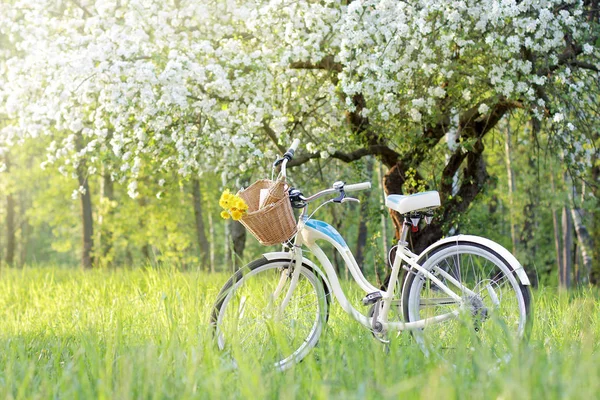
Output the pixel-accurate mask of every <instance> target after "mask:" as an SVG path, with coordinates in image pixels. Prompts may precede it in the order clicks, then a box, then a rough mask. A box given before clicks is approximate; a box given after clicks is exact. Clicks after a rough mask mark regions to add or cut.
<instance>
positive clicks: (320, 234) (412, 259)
mask: <svg viewBox="0 0 600 400" xmlns="http://www.w3.org/2000/svg"><path fill="white" fill-rule="evenodd" d="M408 229H409V226H407V225H406V224H405V225H404V227H403V230H402V237H401V240H400V241H399V243H398V251H397V253H396V258H395V260H394V264H393V266H392V272H391V274H390V281H389V284H388V288H387V290H385V291H383V290H380V289H378V288H377V287H375V286H373V285H372V284H371V283H370V282H369V281H368V280H367V279H366V278H365V276H364V275H363V274H362V272H361V271H360V268H359V266H358V263H357V262H356V259H355V258H354V255H353V254H352V251H351V250H350V249H349V247H348V246H347V245H346V242H345V241H344V239H343V238H342V236H341V235H340V234H339V233H338V232H337V231H336V230H335V228H333V227H332V226H331V225H329V224H327V223H326V222H323V221H318V220H312V219H307V218H306V217H305V216H304V217H301V218H300V221H299V222H298V235H297V236H296V239H295V242H294V250H293V253H294V254H293V257H292V260H293V262H294V264H295V268H294V269H293V273H292V276H291V282H290V287H289V288H288V291H287V293H286V297H285V298H284V300H283V302H282V304H281V308H282V309H283V308H285V306H286V305H287V303H288V301H289V299H290V298H291V295H292V293H293V291H294V289H295V287H296V284H297V282H298V278H299V276H300V268H301V267H302V260H303V257H302V246H303V245H304V246H306V247H307V248H308V250H309V251H310V252H311V253H313V254H314V255H315V256H316V257H317V259H318V260H319V262H320V264H321V265H322V266H323V268H324V269H325V274H326V275H327V279H328V281H329V284H330V289H331V291H332V293H333V295H334V296H335V298H336V299H337V300H338V302H339V303H340V305H341V307H342V309H343V310H344V311H346V312H347V313H348V314H349V315H350V316H352V318H354V319H355V320H356V321H358V322H359V323H361V324H362V325H364V326H365V327H367V328H369V329H372V327H373V326H374V323H375V322H379V323H381V326H382V332H387V331H389V330H393V331H401V330H411V329H421V328H424V327H426V326H427V325H430V324H434V323H439V322H443V321H446V320H448V319H451V318H455V317H456V316H458V314H459V312H460V311H459V310H455V311H453V312H450V313H447V314H442V315H438V316H435V317H431V318H426V319H422V320H419V321H415V322H389V321H388V314H389V311H390V309H391V305H392V300H393V299H394V294H395V293H394V292H395V288H396V283H397V281H398V275H399V273H400V269H401V268H402V267H403V266H404V268H405V269H410V268H409V267H407V265H410V267H412V268H414V269H415V270H416V271H418V272H420V273H422V274H423V275H424V276H426V277H427V278H429V279H431V280H432V281H433V282H435V283H436V285H438V286H439V288H440V289H442V290H443V291H444V292H445V293H446V294H447V295H448V296H449V297H451V298H452V299H453V300H454V301H456V303H457V304H459V305H461V306H462V304H463V300H462V298H461V296H459V295H457V294H456V293H454V292H453V291H452V290H451V289H450V288H448V287H447V286H446V285H444V284H443V283H442V282H441V281H440V280H439V279H438V278H437V277H436V276H434V274H432V273H431V272H429V271H427V270H426V269H425V268H423V267H422V266H420V265H419V264H418V263H417V260H418V258H419V257H418V256H417V255H416V254H414V253H412V252H411V251H410V250H408V248H407V247H406V236H407V234H408ZM317 240H325V241H327V242H329V243H331V244H332V245H333V246H334V248H335V249H336V251H337V252H338V253H339V254H340V255H341V256H342V259H343V260H344V263H345V264H346V267H347V268H348V269H349V271H350V274H351V275H352V278H353V279H354V281H355V282H356V283H357V284H358V285H359V287H360V288H361V289H362V290H363V291H365V293H374V292H379V293H381V296H382V301H381V304H380V306H381V310H380V312H379V313H378V318H377V320H376V321H373V317H367V316H366V315H364V314H362V313H361V312H360V311H358V310H357V309H356V308H354V306H352V304H351V303H350V302H349V301H348V299H347V297H346V295H345V293H344V291H343V289H342V287H341V285H340V281H339V279H338V276H337V273H336V271H335V268H334V267H333V265H332V263H331V261H330V260H329V258H328V257H327V255H326V254H325V252H324V251H323V250H322V249H321V247H320V246H319V245H318V244H317V243H316V241H317ZM403 262H404V263H403ZM437 272H438V273H440V271H437ZM289 273H290V271H289V270H288V271H287V272H284V273H282V277H281V281H280V285H279V286H278V288H277V289H276V291H275V293H274V296H279V295H280V293H281V290H282V288H283V286H284V284H285V281H286V280H287V279H289ZM446 275H448V276H444V277H445V278H447V279H448V278H451V279H452V284H455V285H457V287H460V288H461V290H464V291H465V292H467V293H472V292H471V291H470V290H469V289H467V288H465V287H464V286H463V285H461V284H460V283H459V282H457V281H456V280H455V279H453V278H452V277H451V276H450V275H449V274H446Z"/></svg>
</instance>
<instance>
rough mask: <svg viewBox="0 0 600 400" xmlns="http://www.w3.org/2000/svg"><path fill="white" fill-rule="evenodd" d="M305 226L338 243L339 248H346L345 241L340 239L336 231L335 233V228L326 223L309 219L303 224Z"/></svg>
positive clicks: (340, 236)
mask: <svg viewBox="0 0 600 400" xmlns="http://www.w3.org/2000/svg"><path fill="white" fill-rule="evenodd" d="M305 225H306V226H308V227H309V228H312V229H314V230H316V231H318V232H321V233H322V234H324V235H325V236H328V237H330V238H332V239H333V240H335V241H336V242H337V243H339V244H340V245H341V246H343V247H348V245H347V244H346V241H344V238H343V237H342V235H340V233H339V232H338V231H336V230H335V228H334V227H333V226H331V225H329V224H328V223H327V222H323V221H319V220H316V219H309V220H308V221H306V222H305Z"/></svg>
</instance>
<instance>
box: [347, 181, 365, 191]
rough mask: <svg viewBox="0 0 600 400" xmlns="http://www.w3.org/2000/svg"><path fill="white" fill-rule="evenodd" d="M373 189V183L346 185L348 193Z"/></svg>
mask: <svg viewBox="0 0 600 400" xmlns="http://www.w3.org/2000/svg"><path fill="white" fill-rule="evenodd" d="M366 189H371V182H362V183H354V184H352V185H344V191H346V192H358V191H359V190H366Z"/></svg>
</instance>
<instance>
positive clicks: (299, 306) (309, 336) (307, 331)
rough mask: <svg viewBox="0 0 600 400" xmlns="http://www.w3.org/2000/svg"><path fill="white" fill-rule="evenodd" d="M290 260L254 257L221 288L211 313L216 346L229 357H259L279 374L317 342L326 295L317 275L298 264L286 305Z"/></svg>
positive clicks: (323, 322) (322, 320)
mask: <svg viewBox="0 0 600 400" xmlns="http://www.w3.org/2000/svg"><path fill="white" fill-rule="evenodd" d="M292 266H293V262H291V261H290V260H289V259H287V260H267V259H266V258H260V259H258V260H256V261H254V262H252V263H250V264H248V265H247V266H246V267H244V268H242V269H240V270H239V271H237V272H236V273H235V274H234V275H233V276H232V277H231V278H230V279H229V280H228V281H227V283H225V286H223V289H221V292H220V293H219V295H218V297H217V302H216V304H215V306H214V308H213V312H212V314H211V324H212V326H213V327H214V333H215V338H216V341H217V345H218V347H219V348H220V349H221V350H226V351H228V352H229V353H230V354H231V355H232V357H233V358H234V359H237V360H239V359H240V358H247V357H250V358H253V359H254V360H257V359H259V360H260V361H261V363H264V365H266V366H267V367H275V368H276V369H279V370H285V369H287V368H289V367H291V366H292V365H293V364H295V363H297V362H299V361H300V360H302V359H303V358H304V357H305V356H306V355H307V354H308V353H309V352H310V350H311V349H312V348H313V347H314V346H315V345H316V344H317V341H318V340H319V336H320V335H321V332H322V330H323V326H324V325H325V322H326V321H327V317H328V301H329V297H328V294H327V293H326V291H325V287H324V285H323V283H322V281H321V279H320V277H319V276H318V275H316V274H315V273H314V272H313V271H312V270H311V269H310V267H308V266H305V265H303V266H302V267H301V270H300V276H299V279H298V283H297V286H296V288H295V289H294V290H293V292H292V294H291V297H290V300H289V303H288V304H287V305H286V306H285V307H282V302H283V300H284V298H285V297H286V294H287V293H288V289H289V288H290V283H291V280H292V279H291V271H292V270H291V268H292Z"/></svg>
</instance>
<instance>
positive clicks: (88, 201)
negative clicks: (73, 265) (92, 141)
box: [77, 162, 94, 269]
mask: <svg viewBox="0 0 600 400" xmlns="http://www.w3.org/2000/svg"><path fill="white" fill-rule="evenodd" d="M77 180H78V182H79V187H80V188H83V193H81V194H80V196H79V198H80V200H81V220H82V225H83V226H82V228H83V235H82V237H83V248H82V255H81V265H82V266H83V268H86V269H87V268H92V266H93V264H94V255H93V252H94V220H93V217H92V194H91V193H90V185H89V182H88V179H87V176H85V166H84V163H83V162H82V164H81V165H80V166H79V167H78V168H77Z"/></svg>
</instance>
